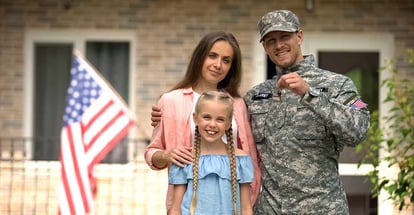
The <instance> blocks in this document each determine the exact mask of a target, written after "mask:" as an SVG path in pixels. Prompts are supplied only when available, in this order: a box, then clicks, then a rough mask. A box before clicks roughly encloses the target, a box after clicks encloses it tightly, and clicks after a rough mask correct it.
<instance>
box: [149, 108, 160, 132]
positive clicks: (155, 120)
mask: <svg viewBox="0 0 414 215" xmlns="http://www.w3.org/2000/svg"><path fill="white" fill-rule="evenodd" d="M160 121H161V108H159V107H158V106H156V105H153V106H152V111H151V126H152V127H156V126H157V125H158V124H159V123H160Z"/></svg>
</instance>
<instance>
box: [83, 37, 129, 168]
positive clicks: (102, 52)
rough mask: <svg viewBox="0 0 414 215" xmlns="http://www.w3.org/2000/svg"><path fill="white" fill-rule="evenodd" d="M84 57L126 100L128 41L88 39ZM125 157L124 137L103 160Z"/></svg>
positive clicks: (115, 161)
mask: <svg viewBox="0 0 414 215" xmlns="http://www.w3.org/2000/svg"><path fill="white" fill-rule="evenodd" d="M86 57H87V59H88V61H89V62H91V64H92V65H93V66H94V67H95V68H97V69H98V71H99V72H100V73H101V74H102V75H103V77H105V79H106V80H107V81H108V82H109V83H110V84H111V85H112V87H113V88H114V89H115V90H116V91H117V93H118V94H119V95H120V96H121V97H122V98H123V99H124V101H125V102H128V89H129V43H128V42H96V41H89V42H87V43H86ZM127 157H128V141H126V138H124V139H123V140H121V141H120V142H119V143H118V144H117V145H116V146H115V147H114V148H113V149H112V151H111V152H109V153H108V155H107V156H106V157H105V159H104V160H103V162H104V163H126V162H127Z"/></svg>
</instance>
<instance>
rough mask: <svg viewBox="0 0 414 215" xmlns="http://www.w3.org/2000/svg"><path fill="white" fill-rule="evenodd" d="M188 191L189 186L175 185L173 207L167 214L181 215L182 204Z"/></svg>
mask: <svg viewBox="0 0 414 215" xmlns="http://www.w3.org/2000/svg"><path fill="white" fill-rule="evenodd" d="M186 190H187V184H176V185H174V189H173V199H172V205H171V208H170V209H169V210H168V212H167V214H168V215H181V202H182V201H183V197H184V193H185V191H186Z"/></svg>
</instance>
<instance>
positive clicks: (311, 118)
mask: <svg viewBox="0 0 414 215" xmlns="http://www.w3.org/2000/svg"><path fill="white" fill-rule="evenodd" d="M258 28H259V31H260V35H261V38H260V42H261V43H262V45H263V47H264V49H265V51H266V53H267V55H268V56H269V58H270V59H271V60H272V61H273V63H275V64H276V71H277V74H276V75H275V76H274V77H273V78H272V79H270V80H266V81H265V82H263V83H261V84H259V85H257V86H254V87H253V88H252V89H251V90H250V91H248V92H247V94H246V95H245V96H244V100H245V102H246V105H247V107H248V112H249V116H250V123H251V126H252V131H253V136H254V140H255V143H256V146H257V149H258V152H259V154H260V157H261V168H262V190H261V193H260V195H259V197H258V200H257V201H256V203H255V207H254V212H255V214H258V215H259V214H260V215H265V214H272V215H273V214H323V215H330V214H332V215H341V214H349V210H348V203H347V200H346V194H345V191H344V189H343V187H342V183H341V181H340V177H339V173H338V158H339V154H340V152H341V151H342V149H343V147H344V146H355V145H357V144H358V143H360V142H361V141H362V140H363V138H364V137H365V136H366V134H367V131H368V128H369V111H368V109H367V108H366V106H367V105H366V104H365V103H364V102H363V101H362V100H361V99H360V96H359V94H358V92H357V90H356V87H355V85H354V83H353V82H352V80H351V79H349V78H348V77H346V76H343V75H340V74H336V73H333V72H330V71H327V70H323V69H321V68H318V67H316V66H315V62H314V58H313V56H303V55H302V51H301V44H302V41H303V32H302V30H301V29H300V22H299V19H298V17H297V16H296V15H295V14H294V13H292V12H291V11H288V10H276V11H272V12H269V13H267V14H265V15H264V16H263V17H262V18H261V19H260V21H259V23H258Z"/></svg>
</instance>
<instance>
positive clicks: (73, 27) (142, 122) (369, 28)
mask: <svg viewBox="0 0 414 215" xmlns="http://www.w3.org/2000/svg"><path fill="white" fill-rule="evenodd" d="M306 3H313V8H312V9H307V8H306V5H307V4H306ZM274 9H290V10H292V11H294V12H295V13H296V14H297V15H298V16H299V18H300V20H301V24H302V29H303V30H304V40H305V42H306V41H307V35H311V36H312V37H310V38H315V37H318V35H333V36H335V35H352V36H353V37H352V38H354V39H355V38H356V39H355V40H358V35H364V36H365V38H367V37H370V36H372V37H376V36H378V35H380V36H381V35H384V37H383V38H387V39H389V40H391V41H389V40H388V42H389V43H388V44H385V46H387V47H389V46H391V47H390V48H389V49H387V55H386V56H389V57H391V58H395V59H396V60H397V62H398V66H399V67H400V68H401V69H402V70H403V71H404V68H406V67H407V65H406V63H405V61H404V60H403V59H404V56H405V52H406V49H407V48H413V47H414V19H413V15H414V1H412V0H394V1H392V0H375V1H374V0H339V1H337V0H314V1H312V0H309V1H299V0H293V1H292V0H278V1H264V0H256V1H253V0H243V1H236V0H227V1H214V0H213V1H208V0H198V1H191V0H170V1H167V0H117V1H115V0H100V1H99V0H60V1H56V0H42V1H40V0H34V1H29V0H14V1H8V0H0V118H1V121H0V139H1V138H12V137H25V136H28V135H29V136H30V135H33V134H32V133H31V126H29V125H27V124H28V123H30V118H31V117H33V113H32V112H31V111H30V110H28V109H30V107H31V105H32V104H31V103H32V102H33V100H35V99H36V98H33V94H30V93H31V91H32V89H31V87H32V85H31V84H30V83H31V82H33V77H32V68H31V67H33V66H34V65H33V62H32V58H33V53H27V52H28V51H30V50H32V49H30V47H28V46H32V45H33V41H36V39H38V38H46V39H47V38H60V37H61V36H62V37H63V38H66V37H68V35H69V36H70V35H77V36H78V35H86V37H87V35H94V37H105V38H115V39H116V38H117V37H120V38H126V39H127V40H128V41H130V42H131V43H130V44H131V46H130V47H131V50H130V53H131V62H130V65H131V67H130V69H129V70H130V77H131V78H132V79H131V80H130V85H129V89H128V90H129V98H130V99H129V101H128V103H129V106H130V108H131V110H133V111H134V113H135V114H136V117H137V120H138V123H139V126H137V127H135V128H134V131H132V132H131V133H133V134H132V135H133V136H134V137H135V138H149V137H150V134H151V130H152V128H151V126H150V111H151V106H152V105H153V104H154V103H155V101H156V100H157V98H158V97H159V95H160V94H161V93H162V92H164V91H166V90H168V89H169V88H170V87H172V86H173V84H174V83H176V82H177V81H178V80H180V79H181V77H182V76H183V75H184V73H185V70H186V65H187V62H188V60H189V57H190V55H191V53H192V51H193V49H194V47H195V45H196V43H197V42H198V41H199V39H200V37H201V35H202V34H203V33H205V32H209V31H215V30H224V31H229V32H232V33H233V34H234V35H235V36H236V37H237V39H238V41H239V43H240V46H241V50H242V56H243V72H244V73H243V81H242V86H241V93H242V94H244V93H245V92H246V91H247V90H248V89H249V88H250V87H252V86H253V85H254V84H255V83H256V82H257V81H260V80H258V79H260V78H258V77H259V76H260V77H263V76H264V75H263V74H262V73H263V71H261V70H262V68H264V67H265V66H264V62H263V61H262V60H263V58H264V57H263V56H265V55H264V52H262V50H260V48H261V47H260V46H261V45H260V44H259V43H258V40H257V38H258V33H257V28H256V23H257V21H258V20H259V18H260V17H261V16H262V15H263V14H265V13H266V12H268V11H270V10H274ZM65 35H66V36H65ZM355 36H356V37H355ZM321 38H322V37H321ZM380 38H382V37H380ZM342 42H344V41H337V43H342ZM379 44H380V42H379ZM305 54H306V53H305ZM382 59H383V58H382ZM384 59H385V58H384ZM31 62H32V63H31ZM258 63H261V64H263V65H259V66H258V65H257V64H258ZM259 70H260V71H259ZM406 74H407V75H409V76H414V74H409V73H408V72H407V73H406ZM262 79H263V78H262ZM28 95H30V96H28ZM0 149H1V147H0ZM26 150H27V146H26V145H24V144H23V145H21V146H20V151H25V152H23V154H26V153H28V152H27V151H26ZM18 151H19V150H18ZM29 154H30V152H29ZM138 154H139V156H137V157H140V156H141V155H142V150H141V151H140V152H138ZM5 156H6V155H3V158H2V155H0V158H1V159H0V162H2V160H5V159H4V157H5ZM22 156H24V155H22ZM29 157H31V156H29ZM135 158H136V157H134V158H130V160H139V162H140V164H139V165H141V164H142V158H138V159H135ZM137 165H138V164H137ZM0 167H3V166H0ZM3 170H4V169H3ZM3 170H2V169H0V171H3ZM140 170H142V172H146V176H145V177H149V176H148V174H154V173H152V172H151V171H150V170H148V169H146V167H145V166H144V167H142V168H141V167H140ZM3 172H4V171H3ZM137 174H138V173H137ZM0 175H1V173H0ZM164 176H165V175H164V173H159V174H158V175H155V176H154V177H164ZM2 177H3V176H2ZM151 177H152V176H151ZM146 181H147V182H148V183H150V182H151V181H152V180H151V179H149V180H146ZM161 183H166V182H165V180H163V179H161ZM143 186H146V185H145V184H144V185H143ZM151 186H157V185H151ZM0 189H1V188H0ZM163 189H165V188H163V187H161V191H160V192H159V195H158V194H157V195H158V196H157V197H151V198H152V199H151V200H150V201H157V200H159V201H161V202H162V201H163V199H164V195H163ZM2 192H3V191H2ZM2 197H4V196H2ZM142 205H144V206H142ZM142 205H141V206H140V207H144V208H145V207H147V206H148V205H149V206H148V207H156V208H157V207H162V206H160V205H162V204H156V205H155V206H154V204H153V203H148V204H142ZM2 207H3V206H2ZM4 207H5V206H4ZM2 210H3V209H2V208H1V207H0V213H1V212H2ZM139 210H140V211H141V212H138V213H139V214H140V213H144V212H142V211H147V209H142V208H141V209H139ZM108 211H109V210H108ZM160 211H162V209H160ZM106 213H107V214H111V212H106ZM124 213H125V214H128V213H127V212H124ZM146 213H147V212H146ZM2 214H3V213H2ZM113 214H119V213H115V212H114V213H113ZM148 214H158V212H154V213H149V212H148Z"/></svg>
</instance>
